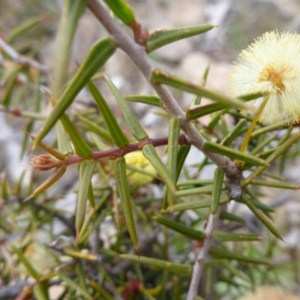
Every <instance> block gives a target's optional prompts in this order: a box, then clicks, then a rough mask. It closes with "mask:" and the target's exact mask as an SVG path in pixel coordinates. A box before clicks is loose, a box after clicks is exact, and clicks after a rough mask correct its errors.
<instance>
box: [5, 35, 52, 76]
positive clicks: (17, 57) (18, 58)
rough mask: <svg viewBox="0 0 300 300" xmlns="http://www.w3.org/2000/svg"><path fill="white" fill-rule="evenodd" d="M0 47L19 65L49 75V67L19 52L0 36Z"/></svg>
mask: <svg viewBox="0 0 300 300" xmlns="http://www.w3.org/2000/svg"><path fill="white" fill-rule="evenodd" d="M0 49H2V50H3V51H4V52H5V53H6V54H7V55H8V56H9V57H10V58H11V59H12V60H13V61H15V62H16V63H18V64H20V65H24V66H30V67H33V68H35V69H38V70H40V71H41V72H42V73H43V74H44V75H49V71H50V70H49V67H48V66H46V65H43V64H40V63H38V62H36V61H35V60H33V59H31V58H29V57H26V56H23V55H21V54H19V53H18V52H17V51H16V50H15V49H14V48H13V47H12V46H10V45H9V44H8V43H6V42H5V40H4V39H2V38H1V37H0Z"/></svg>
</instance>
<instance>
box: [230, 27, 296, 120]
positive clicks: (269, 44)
mask: <svg viewBox="0 0 300 300" xmlns="http://www.w3.org/2000/svg"><path fill="white" fill-rule="evenodd" d="M230 84H231V90H232V93H233V94H234V96H236V97H237V96H239V95H242V94H246V93H252V92H253V93H256V92H262V93H263V94H264V95H265V96H266V97H267V100H266V101H267V102H266V104H265V107H264V108H263V110H262V112H261V113H260V116H259V118H258V120H259V121H260V122H261V123H263V124H272V123H277V122H281V121H285V122H286V124H289V123H292V122H296V121H298V120H299V119H300V35H298V34H291V33H287V32H284V33H279V32H278V31H272V32H267V33H265V34H263V35H262V36H261V37H259V38H258V39H256V40H255V42H254V43H253V44H251V45H250V46H249V47H248V48H247V49H246V50H243V51H242V53H241V54H240V56H239V61H238V62H237V63H236V64H235V66H234V67H233V69H232V72H231V74H230ZM253 101H254V102H257V100H253ZM258 103H259V102H258ZM255 106H257V105H255Z"/></svg>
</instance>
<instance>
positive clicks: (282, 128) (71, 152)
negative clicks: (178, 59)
mask: <svg viewBox="0 0 300 300" xmlns="http://www.w3.org/2000/svg"><path fill="white" fill-rule="evenodd" d="M63 2H64V4H63V5H64V6H63V9H62V13H61V15H60V11H59V10H57V11H55V13H54V12H53V11H54V8H53V7H50V6H49V5H48V4H47V1H41V3H43V5H42V4H41V6H42V7H43V10H45V12H44V14H43V15H37V16H32V17H31V18H29V19H28V20H26V21H22V22H21V23H20V24H17V26H13V27H12V28H10V29H9V30H8V32H5V36H6V39H4V38H3V43H4V44H5V45H7V46H8V47H2V46H1V44H0V54H1V57H0V58H1V59H2V58H3V62H4V63H2V62H1V66H0V79H1V82H2V83H3V86H2V87H1V93H2V97H1V100H0V109H1V112H4V113H5V114H3V116H2V114H1V115H0V117H1V118H2V117H3V118H4V119H5V122H6V123H7V124H11V123H13V121H14V120H15V119H19V120H20V119H21V120H22V122H23V123H22V126H21V127H22V128H24V131H25V132H24V137H23V140H22V141H20V145H19V146H20V148H22V156H23V157H26V155H27V153H28V152H29V150H31V152H30V153H29V155H30V156H32V151H34V154H35V155H36V156H35V157H33V158H32V160H31V170H30V172H29V171H28V173H29V174H30V176H27V177H26V176H25V175H24V173H22V175H21V176H20V177H19V178H18V179H16V180H13V179H11V178H9V176H6V175H5V172H3V173H1V174H0V237H1V238H0V278H1V279H0V300H1V299H16V298H17V297H18V296H19V298H18V299H33V297H34V299H54V298H53V296H52V293H53V290H52V289H51V288H50V287H51V286H52V285H58V286H59V287H60V289H61V291H60V294H59V295H58V296H57V298H55V299H125V300H127V299H159V300H165V299H185V298H186V297H187V294H188V293H189V289H191V286H192V285H190V283H191V278H192V276H193V274H195V272H196V271H195V269H196V268H195V267H194V266H197V264H198V258H199V257H197V256H195V255H193V254H195V253H194V252H197V253H198V252H199V253H200V254H201V255H202V254H203V257H202V256H201V255H200V256H201V257H200V258H201V259H199V265H201V267H200V268H202V269H201V274H200V275H201V276H200V279H201V284H203V285H204V284H205V286H206V288H205V290H203V291H201V292H200V294H199V295H198V296H196V297H195V298H194V299H202V297H203V299H205V298H206V297H207V295H214V296H215V298H214V299H221V297H222V296H226V297H227V298H230V299H234V298H235V297H238V296H240V295H242V294H243V293H244V292H246V291H250V290H251V289H253V288H255V287H256V286H258V285H260V284H276V283H277V281H278V274H279V273H280V272H283V273H284V276H287V277H288V278H290V282H297V279H298V278H297V276H298V275H297V272H298V273H299V262H297V261H293V257H291V260H290V261H288V262H287V263H286V264H283V265H281V266H280V265H277V264H276V259H277V258H278V257H280V256H281V255H283V254H284V252H285V249H284V248H283V247H282V245H281V244H280V243H279V239H282V235H283V234H282V233H283V230H284V228H282V226H280V224H279V223H278V222H277V220H276V219H275V218H274V217H273V213H274V212H275V211H276V209H274V207H272V205H269V204H267V203H264V199H263V191H266V189H267V190H268V191H269V189H272V188H280V189H283V190H297V189H299V186H298V185H297V184H295V183H291V182H288V181H287V180H285V179H284V177H283V173H284V170H285V169H286V166H287V165H288V164H289V163H290V162H291V161H292V160H293V159H295V158H296V157H297V156H298V155H299V151H300V149H299V146H298V144H297V142H298V139H299V138H300V133H299V132H297V131H295V130H294V127H293V125H291V126H289V127H287V126H286V124H284V123H281V124H275V125H270V126H262V125H261V124H259V123H258V124H256V123H255V122H253V119H255V118H253V117H251V116H246V115H244V114H242V113H240V112H239V109H248V108H249V106H248V101H251V100H253V99H257V98H260V97H261V96H262V94H261V93H257V92H256V93H251V94H245V95H241V96H240V97H238V98H233V97H229V96H227V95H225V94H223V93H220V92H218V91H215V90H213V89H210V88H207V87H204V86H205V83H206V80H207V78H209V76H210V74H209V66H208V67H207V68H206V70H205V72H204V75H203V77H202V80H201V84H199V85H197V84H195V83H192V82H189V81H188V80H186V79H183V78H181V77H178V76H175V75H173V74H170V73H169V68H168V72H167V71H165V70H163V69H151V63H152V59H154V58H155V55H154V54H153V57H152V56H149V57H148V56H147V54H146V53H148V52H152V51H155V50H156V49H157V48H159V47H162V46H164V45H168V44H170V43H174V42H176V41H177V40H180V39H186V38H189V37H191V36H198V35H202V34H204V35H205V32H206V31H209V30H214V28H215V26H214V25H210V24H202V25H198V24H196V25H195V26H190V27H186V28H185V27H183V28H174V29H162V30H159V31H155V32H154V33H152V34H150V35H148V33H147V32H146V31H145V30H143V28H142V27H141V26H142V25H141V24H140V23H138V22H137V20H136V17H135V5H129V4H128V3H127V2H126V1H123V0H118V1H108V0H106V1H104V2H105V3H106V5H107V6H104V4H103V3H102V2H101V4H99V3H100V2H99V1H93V0H88V1H81V0H76V1H71V0H66V1H63ZM133 3H135V2H133ZM36 5H38V4H36ZM136 5H137V4H136ZM99 7H100V10H99ZM87 9H89V10H90V11H91V12H92V13H93V14H94V15H95V16H96V17H98V19H99V21H100V22H102V25H103V26H104V27H105V28H106V29H107V33H105V34H104V33H102V36H101V37H100V39H99V40H98V41H94V44H93V46H91V47H90V49H89V51H88V52H87V53H86V55H85V56H84V57H82V63H81V64H79V65H78V66H77V68H76V70H75V71H74V70H71V67H70V64H71V61H72V59H71V57H72V56H71V53H72V51H71V50H72V45H73V44H74V38H75V36H76V32H77V29H78V27H79V24H80V18H81V17H82V16H84V15H85V13H86V10H87ZM109 9H111V10H112V12H113V15H114V16H115V18H111V15H110V10H109ZM101 10H102V11H101ZM48 18H50V20H51V22H52V23H51V24H52V27H55V28H56V27H57V26H54V25H56V24H59V26H58V29H57V31H55V32H53V33H51V32H48V31H47V30H45V33H44V34H45V36H46V37H47V39H49V40H50V39H51V38H52V36H51V34H53V35H54V36H55V38H56V46H55V51H54V52H55V54H54V61H53V66H50V67H51V68H49V66H45V65H43V64H42V63H38V62H37V60H38V57H39V56H38V55H36V54H37V53H39V51H40V49H39V48H38V47H37V46H36V45H31V46H30V47H29V49H27V51H25V50H22V47H20V44H19V42H20V41H21V40H22V39H25V40H26V35H27V34H28V31H30V30H31V31H32V30H34V29H36V30H37V27H39V26H40V24H41V23H43V22H46V21H45V20H46V19H48ZM119 21H122V22H119ZM48 22H49V21H48ZM141 23H142V22H141ZM124 24H125V25H128V27H126V26H125V25H124ZM114 28H117V30H119V31H118V32H115V31H114V30H115V29H114ZM129 30H132V31H133V34H132V35H133V37H134V38H131V37H130V35H128V31H129ZM87 31H88V30H87ZM2 36H4V35H0V37H1V39H2ZM138 42H139V45H137V43H138ZM128 45H129V46H128ZM142 47H144V48H143V49H142ZM117 48H121V49H122V50H124V51H125V52H126V53H127V54H128V56H129V59H131V60H132V61H133V62H135V63H136V64H137V67H138V69H139V71H141V73H142V74H144V75H145V77H146V80H147V84H148V86H149V87H150V86H151V85H152V87H153V89H154V92H151V93H150V92H149V94H146V93H145V92H143V93H141V94H139V93H138V92H137V93H136V94H133V95H127V96H125V95H123V91H122V88H119V87H118V84H117V81H116V82H115V81H114V76H117V75H118V74H117V72H116V73H115V74H109V75H107V74H104V73H103V72H104V70H105V72H106V67H107V61H108V60H109V59H110V58H112V59H113V58H115V57H116V56H117V51H116V49H117ZM141 50H142V51H141ZM14 51H15V52H14ZM135 51H136V52H135ZM126 63H127V64H128V68H129V65H130V62H126ZM126 67H127V66H126ZM137 71H138V70H136V72H137ZM108 73H109V72H108ZM96 79H98V80H96ZM214 80H218V79H216V78H214ZM44 83H46V84H47V85H48V86H50V89H49V91H48V90H47V91H46V90H45V88H44V86H43V85H44ZM130 84H131V83H130V81H129V80H128V85H130ZM165 85H166V86H168V87H166V86H165ZM169 87H172V88H173V89H172V92H173V94H174V95H176V97H177V96H178V95H181V94H182V93H183V92H188V93H190V94H192V95H193V96H192V97H191V98H193V99H191V100H190V106H189V108H187V109H186V111H184V110H183V108H181V107H180V106H179V104H178V103H181V101H180V100H181V99H177V98H176V100H178V101H175V98H173V95H172V94H171V93H170V92H169V90H168V89H169ZM147 90H148V89H147ZM86 92H87V93H86ZM80 93H82V94H83V96H82V97H85V98H87V99H89V100H90V101H91V104H90V105H89V104H87V103H85V102H84V101H83V102H84V103H78V102H80V100H79V101H78V102H77V100H78V99H79V98H78V95H79V94H80ZM112 96H113V97H112ZM80 97H81V96H80ZM204 97H206V98H208V99H210V100H212V101H213V103H211V104H202V98H204ZM178 98H179V96H178ZM24 99H25V100H26V101H25V100H24ZM112 99H114V100H115V101H114V100H112ZM85 100H86V99H85ZM111 100H112V101H111ZM137 103H139V105H140V103H142V104H143V105H144V106H146V107H147V108H152V109H153V107H154V108H155V109H156V110H157V111H156V112H157V116H156V117H157V118H159V119H160V121H159V122H157V124H156V123H154V124H151V126H146V125H145V124H144V122H143V120H142V118H141V115H140V114H139V109H140V107H141V106H138V105H136V104H137ZM49 104H50V105H49ZM47 105H49V106H50V108H49V110H48V111H45V110H44V107H46V106H47ZM78 105H79V106H78ZM170 107H171V109H170ZM49 111H50V112H49ZM147 114H150V112H149V111H147ZM203 116H205V117H208V118H209V121H208V125H204V122H202V119H200V118H201V117H203ZM228 120H229V121H228ZM162 124H163V125H162ZM250 124H252V125H250ZM251 126H254V130H253V132H252V133H251V132H249V134H248V135H249V136H250V140H249V142H248V141H246V142H245V136H246V132H247V130H248V128H249V127H251ZM54 128H55V129H56V134H53V129H54ZM153 128H154V129H153ZM15 130H18V131H19V132H21V131H20V130H19V127H18V128H17V129H15ZM29 137H30V138H31V139H32V141H33V142H32V143H31V142H30V138H29ZM42 140H43V142H42ZM242 145H244V146H245V145H246V146H247V149H246V150H245V151H242V150H241V149H242V148H243V146H242ZM1 147H2V146H1ZM195 147H196V148H198V154H197V161H196V163H194V164H193V165H191V164H190V163H189V162H188V156H189V154H190V152H192V151H190V150H191V149H193V148H195ZM0 150H2V149H1V148H0ZM200 150H201V151H202V152H203V155H202V154H200ZM135 151H139V153H143V155H139V156H137V159H136V161H135V160H134V159H133V160H131V161H132V162H130V164H129V163H127V162H126V160H125V158H124V156H125V155H126V154H127V153H131V152H135ZM165 156H167V158H166V157H165ZM7 164H10V162H9V161H8V163H7ZM20 164H21V162H20ZM147 164H151V165H152V166H153V168H154V170H155V171H153V172H148V173H147V169H146V168H145V169H143V167H145V166H146V165H147ZM74 165H75V166H77V168H76V167H74ZM211 165H214V167H215V173H214V174H212V172H211V173H209V171H208V170H209V168H210V167H211ZM48 171H49V172H48ZM133 173H134V174H135V175H136V174H137V176H139V177H140V178H141V182H143V181H142V176H145V174H146V175H148V176H147V177H148V178H152V177H153V178H154V179H153V181H152V182H151V183H149V184H148V181H147V184H139V182H132V180H130V175H132V174H133ZM45 174H46V175H45ZM150 176H151V177H150ZM26 178H29V179H28V180H26ZM132 178H137V177H133V176H132ZM136 181H138V180H136ZM262 188H263V189H264V190H263V189H262ZM235 191H237V192H236V193H235ZM72 194H73V196H74V195H75V198H74V197H73V200H74V199H77V201H76V200H74V201H73V200H72V203H71V204H70V202H67V201H69V199H68V197H69V196H70V195H72ZM24 200H26V201H24ZM229 202H231V204H234V205H233V207H234V209H233V211H230V210H229V209H228V203H229ZM68 206H71V209H68V208H69V207H68ZM75 206H76V207H75ZM243 208H246V211H247V212H248V213H240V212H239V209H241V210H242V209H243ZM249 212H251V215H250V214H249ZM161 214H163V216H162V215H161ZM212 220H213V225H211V221H212ZM256 221H259V225H258V228H255V230H256V231H257V232H250V231H251V230H254V229H253V227H251V226H248V225H249V223H251V224H252V225H253V224H255V222H256ZM58 223H59V225H57V224H58ZM211 226H212V227H211ZM194 250H196V251H194ZM291 265H292V266H291ZM253 266H255V267H253ZM212 274H213V275H212ZM19 281H20V282H21V283H24V286H26V289H22V288H19V287H18V286H17V284H16V282H19ZM199 285H200V282H198V283H197V284H196V292H197V291H198V289H197V287H198V286H199ZM285 285H286V287H288V288H290V287H291V285H292V284H290V283H285ZM219 286H223V287H225V290H226V292H220V290H221V289H219ZM6 290H7V291H10V292H11V294H10V295H13V296H9V297H6V296H5V297H6V298H3V297H4V296H2V295H3V294H4V292H5V291H6ZM218 297H219V298H218ZM188 299H189V300H190V299H191V298H188Z"/></svg>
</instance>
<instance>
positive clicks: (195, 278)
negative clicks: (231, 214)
mask: <svg viewBox="0 0 300 300" xmlns="http://www.w3.org/2000/svg"><path fill="white" fill-rule="evenodd" d="M221 211H222V209H221V208H219V209H218V212H217V213H216V214H215V215H212V214H210V215H209V218H208V221H207V225H206V228H205V230H204V234H205V240H204V243H203V246H202V248H201V249H200V251H199V253H198V256H197V259H196V261H195V264H194V267H193V275H192V280H191V282H190V286H189V291H188V294H187V298H186V299H187V300H194V298H195V297H196V296H197V292H198V287H199V284H200V279H201V275H202V273H203V269H204V264H205V261H206V259H207V256H208V251H209V249H210V247H211V245H212V243H213V238H212V232H213V230H214V229H215V228H216V225H217V224H216V223H217V222H218V220H219V216H220V213H221Z"/></svg>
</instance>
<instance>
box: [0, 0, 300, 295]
mask: <svg viewBox="0 0 300 300" xmlns="http://www.w3.org/2000/svg"><path fill="white" fill-rule="evenodd" d="M128 3H130V4H132V6H133V7H134V10H135V14H136V16H137V18H138V20H139V21H140V22H141V24H142V25H143V27H144V28H145V29H147V30H148V31H150V32H151V31H154V30H156V29H161V28H172V27H184V26H192V25H198V24H201V23H211V24H214V25H216V28H215V29H213V30H211V31H210V32H208V33H205V34H203V35H201V36H199V37H193V38H189V39H185V40H182V41H178V42H176V43H173V44H171V45H168V46H165V47H163V48H161V49H159V50H157V51H155V52H154V53H151V55H150V57H151V61H152V63H153V65H154V66H156V67H161V68H164V69H166V70H167V71H169V72H171V73H173V74H176V75H178V76H180V77H183V78H186V79H188V80H190V81H192V82H194V83H199V82H200V81H201V78H202V76H203V73H204V72H205V69H206V68H207V67H208V66H209V76H208V80H207V83H206V85H207V87H209V88H212V89H215V90H218V91H220V92H224V93H226V94H228V95H230V91H229V87H228V74H229V71H230V69H231V66H232V63H233V61H235V60H237V57H238V55H239V53H240V52H241V50H243V49H245V48H246V47H247V46H248V45H249V44H251V43H252V42H253V41H254V39H255V38H257V37H258V36H260V35H262V34H263V33H264V32H266V31H273V30H278V31H289V32H292V33H294V32H300V2H299V1H297V0H280V1H279V0H218V1H217V0H215V1H213V0H185V1H181V0H172V1H171V0H135V1H134V0H128ZM60 13H61V1H59V0H56V1H54V0H53V1H51V0H38V1H35V0H22V1H21V0H2V1H1V9H0V36H1V37H2V38H3V39H7V37H9V41H8V42H9V44H10V45H11V46H12V47H13V48H14V49H15V50H16V51H17V52H18V53H20V54H22V55H26V56H29V57H32V58H34V59H35V60H37V61H39V62H41V63H42V64H45V65H47V66H49V67H50V69H51V66H52V65H53V54H54V49H55V34H56V32H57V27H58V23H59V16H60ZM21 24H23V26H25V25H24V24H27V26H28V29H26V30H24V31H23V33H22V34H21V35H20V34H18V32H19V31H20V30H22V28H20V26H21ZM30 24H32V25H30ZM129 34H130V33H129ZM103 36H106V33H105V31H104V29H103V28H102V26H101V24H99V22H98V21H97V20H96V19H95V18H94V16H93V15H92V14H91V13H90V12H88V11H87V12H86V13H85V14H84V15H83V16H82V19H81V21H80V26H79V28H78V31H77V33H76V39H75V43H74V47H73V51H72V64H71V67H70V75H71V74H73V73H74V72H75V70H76V69H77V66H78V63H79V64H80V62H81V61H82V60H83V58H84V57H85V55H86V53H87V51H88V49H89V48H90V46H91V45H92V44H93V43H94V42H95V41H96V40H97V39H99V38H101V37H103ZM9 68H10V65H9V64H8V62H7V60H6V59H5V57H4V56H3V55H1V53H0V75H1V78H0V79H1V81H0V99H1V98H3V97H4V96H5V93H6V88H7V86H6V82H5V78H6V77H5V76H6V74H7V72H8V70H9ZM104 72H105V73H106V74H107V75H108V76H109V77H110V78H111V79H112V80H113V81H114V83H115V84H116V85H117V87H118V88H119V89H120V91H121V92H122V93H123V94H124V95H128V94H139V93H143V94H146V93H151V92H152V91H151V88H150V87H149V85H148V84H147V83H146V81H145V80H144V79H143V77H142V76H141V74H140V73H139V71H138V70H137V69H136V67H135V66H134V65H133V64H132V62H131V61H130V60H129V59H128V58H127V57H126V55H125V54H124V53H122V52H121V51H118V52H117V53H116V55H114V56H113V57H112V58H111V59H110V60H109V62H108V63H107V64H106V65H105V68H104ZM19 80H22V78H20V79H19ZM50 81H51V78H49V81H47V80H45V81H44V82H43V85H44V86H45V88H47V87H49V85H50ZM100 85H101V84H100ZM102 91H103V93H104V95H105V98H106V99H110V97H111V96H110V94H109V93H108V91H107V88H106V87H105V86H103V87H102ZM172 92H173V93H174V95H175V97H176V99H177V100H178V102H179V103H180V105H181V106H182V107H183V108H187V107H188V106H189V105H190V103H191V101H192V96H191V95H190V94H186V93H181V92H178V91H175V90H172ZM20 93H21V91H20ZM43 97H44V98H45V99H44V104H43V108H42V111H43V112H44V113H45V114H46V113H47V112H48V109H49V107H48V103H47V99H46V97H45V95H44V96H43ZM30 101H31V99H30V97H28V98H25V99H24V98H20V99H18V100H16V101H15V105H16V107H17V106H18V105H20V103H21V104H22V105H23V104H25V107H28V109H30V107H31V104H30ZM92 102H93V101H92V99H91V98H90V96H89V95H88V94H87V93H85V92H84V91H83V92H82V93H81V94H80V95H79V96H78V98H77V102H76V104H75V105H74V106H73V107H72V111H73V112H75V113H76V111H80V109H82V107H89V106H92ZM114 103H115V102H114V101H112V102H111V105H112V106H114V105H115V104H114ZM132 108H133V110H134V111H135V113H136V114H137V115H138V116H139V118H140V120H141V122H142V124H143V125H144V126H145V127H146V128H147V130H148V132H149V134H150V136H151V137H157V136H165V135H167V126H163V125H164V124H165V123H164V122H166V121H165V120H164V119H163V118H161V117H160V115H159V114H157V111H156V109H149V108H148V106H146V105H143V104H136V105H133V106H132ZM116 113H117V114H118V111H116ZM201 121H202V122H203V123H204V124H205V122H206V120H205V119H203V120H201ZM229 122H230V120H229ZM40 124H41V123H36V125H35V126H36V128H38V127H39V126H40ZM26 126H27V120H26V119H23V118H17V117H14V116H11V115H9V114H7V112H5V111H4V109H3V107H2V106H1V104H0V182H1V180H4V178H5V179H8V180H9V181H10V182H11V185H12V186H14V184H16V183H17V182H18V180H19V178H20V176H21V174H23V171H24V169H25V170H26V169H28V165H29V157H30V155H29V156H28V155H23V156H22V159H20V154H21V151H22V146H21V145H22V140H23V138H24V134H23V130H24V128H26ZM164 128H165V129H164ZM50 139H51V137H50ZM25 152H26V151H25ZM25 152H24V149H23V153H25ZM199 157H201V158H202V156H201V154H200V153H199V151H196V150H195V151H192V153H191V154H190V157H189V163H190V164H191V165H193V164H194V163H197V162H198V161H199ZM69 173H70V174H69V176H66V178H65V179H64V180H62V181H60V183H61V184H62V185H63V187H62V188H63V189H64V190H66V191H67V192H70V191H71V192H70V195H71V196H70V199H71V200H70V199H69V200H68V199H63V202H62V203H61V204H59V207H64V208H65V207H66V206H68V205H70V206H69V207H68V209H69V210H71V211H73V210H74V209H75V204H74V203H75V198H76V195H75V194H74V193H73V194H72V190H74V187H75V186H76V176H77V175H76V172H72V170H71V171H70V172H69ZM212 174H213V169H209V168H207V170H206V173H203V174H202V175H201V176H202V177H203V178H212ZM26 176H28V181H29V180H30V179H29V178H30V176H33V175H32V174H31V173H30V171H28V172H25V177H26ZM35 176H36V177H37V178H36V180H37V181H38V182H39V181H40V180H42V179H40V178H38V176H37V175H35ZM284 176H285V177H286V178H287V179H288V180H289V181H290V182H292V183H297V184H300V179H299V159H297V158H293V160H292V162H291V163H290V164H289V166H288V167H287V168H286V172H285V174H284ZM24 182H25V183H26V180H25V181H24ZM74 182H75V184H74ZM60 188H61V187H56V188H55V189H54V190H53V192H52V194H53V195H54V194H55V193H56V190H57V189H58V190H59V189H60ZM261 193H262V195H263V196H264V199H265V201H266V203H268V204H269V205H270V206H272V207H274V208H276V210H277V211H276V214H275V217H274V218H275V221H276V225H278V227H279V230H280V231H281V232H283V237H284V241H282V242H279V246H278V248H276V250H278V253H279V254H278V256H277V259H278V263H279V264H282V268H281V269H280V271H279V270H276V271H274V274H273V275H272V276H273V277H274V278H273V280H270V281H269V282H267V284H270V285H273V286H277V289H276V290H275V292H274V291H273V290H272V291H271V290H268V292H262V295H264V296H260V295H258V294H257V295H256V298H251V299H267V297H268V298H269V299H272V300H273V299H276V296H278V299H300V298H296V296H292V295H288V294H285V292H284V291H285V290H289V291H292V292H294V293H298V294H299V293H300V288H299V287H300V273H299V269H298V268H296V266H293V265H292V264H289V262H290V261H291V257H294V256H295V255H296V256H297V255H299V249H300V201H299V200H300V199H299V196H300V194H299V192H297V191H296V192H295V191H284V192H281V191H280V190H276V189H275V190H274V189H273V190H271V189H267V190H263V189H262V190H261ZM74 197H75V198H74ZM2 200H3V199H1V196H0V203H1V201H2ZM66 201H69V202H66ZM0 209H1V208H0ZM241 214H247V212H246V211H241ZM252 221H253V220H252ZM254 223H255V222H254ZM0 224H1V221H0ZM252 225H253V224H252ZM57 226H58V225H57ZM253 226H255V224H254V225H253ZM0 227H1V226H0ZM57 230H58V232H59V229H57ZM41 237H42V238H45V239H46V240H47V241H50V240H51V239H49V236H47V237H45V236H43V234H41ZM11 238H12V239H15V238H16V235H15V234H14V235H12V236H11ZM0 240H1V236H0ZM265 247H266V249H265V250H266V251H267V247H271V245H269V244H267V245H265ZM274 247H275V246H274ZM270 251H271V250H270ZM0 256H1V249H0ZM0 268H1V265H0ZM262 282H263V281H262ZM219 288H220V289H221V290H222V288H224V286H220V287H219ZM273 292H274V296H271V298H270V295H271V294H272V293H273ZM264 293H265V294H264ZM0 294H1V279H0ZM266 294H267V295H269V296H266ZM272 295H273V294H272ZM230 297H232V296H230ZM230 297H229V298H228V297H227V298H226V297H224V298H222V299H228V300H229V299H233V298H230ZM259 297H262V298H259ZM263 297H264V298H263ZM289 297H290V298H289ZM0 299H3V298H1V297H0ZM244 299H250V298H244Z"/></svg>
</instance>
